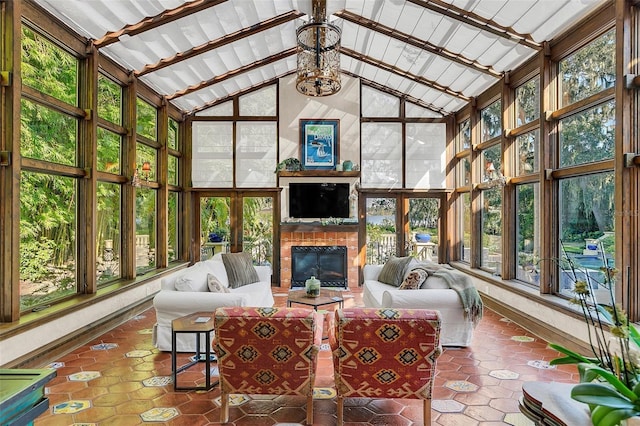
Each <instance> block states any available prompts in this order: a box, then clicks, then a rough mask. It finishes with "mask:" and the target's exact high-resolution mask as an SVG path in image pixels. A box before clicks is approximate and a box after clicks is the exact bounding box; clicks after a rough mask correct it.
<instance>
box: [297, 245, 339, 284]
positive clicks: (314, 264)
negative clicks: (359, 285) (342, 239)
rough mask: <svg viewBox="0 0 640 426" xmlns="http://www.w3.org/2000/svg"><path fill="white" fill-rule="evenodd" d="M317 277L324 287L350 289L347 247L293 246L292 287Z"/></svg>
mask: <svg viewBox="0 0 640 426" xmlns="http://www.w3.org/2000/svg"><path fill="white" fill-rule="evenodd" d="M312 275H313V276H315V277H316V278H318V279H319V280H320V282H321V286H322V287H342V288H348V279H347V247H345V246H291V287H304V285H305V281H306V280H308V279H309V277H311V276H312Z"/></svg>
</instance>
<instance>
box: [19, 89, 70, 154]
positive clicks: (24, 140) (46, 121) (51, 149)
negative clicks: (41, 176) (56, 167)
mask: <svg viewBox="0 0 640 426" xmlns="http://www.w3.org/2000/svg"><path fill="white" fill-rule="evenodd" d="M77 134H78V120H76V119H75V118H73V117H70V116H68V115H64V114H62V113H60V112H57V111H54V110H52V109H49V108H47V107H44V106H42V105H39V104H36V103H33V102H31V101H28V100H26V99H22V100H21V125H20V154H21V155H22V156H23V157H29V158H34V159H36V160H44V161H49V162H51V163H58V164H65V165H67V166H75V165H76V163H77V159H76V144H77V139H78V138H77Z"/></svg>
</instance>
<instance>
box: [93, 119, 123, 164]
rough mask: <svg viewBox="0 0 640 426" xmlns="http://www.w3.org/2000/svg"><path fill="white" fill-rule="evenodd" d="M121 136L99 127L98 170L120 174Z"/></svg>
mask: <svg viewBox="0 0 640 426" xmlns="http://www.w3.org/2000/svg"><path fill="white" fill-rule="evenodd" d="M121 140H122V138H121V136H120V135H118V134H116V133H113V132H110V131H108V130H105V129H102V128H100V127H98V170H99V171H101V172H107V173H113V174H120V172H121V168H120V147H121Z"/></svg>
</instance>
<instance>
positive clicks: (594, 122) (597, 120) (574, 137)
mask: <svg viewBox="0 0 640 426" xmlns="http://www.w3.org/2000/svg"><path fill="white" fill-rule="evenodd" d="M558 68H559V77H560V78H559V90H558V92H559V96H560V98H559V99H558V104H559V105H561V106H562V107H564V111H565V114H564V115H563V117H562V118H561V119H560V120H558V123H557V128H558V133H559V140H558V144H559V161H558V169H559V170H560V171H563V170H568V171H571V172H572V173H570V176H569V177H561V178H560V179H559V181H558V194H559V198H558V211H557V213H556V214H557V217H558V222H559V235H558V241H559V247H558V252H557V253H556V256H557V257H558V258H569V259H571V261H572V263H573V265H574V266H575V267H577V268H578V269H579V270H580V271H579V273H580V274H583V275H584V277H588V278H590V279H593V280H595V281H596V282H597V281H598V280H601V277H600V272H599V268H600V267H601V266H603V265H602V259H604V258H610V259H611V260H613V259H614V258H615V238H614V236H613V235H614V234H613V231H614V225H615V221H614V212H615V202H614V193H615V180H614V173H613V168H612V164H611V163H607V162H606V161H605V160H610V159H613V156H614V152H615V139H614V132H615V110H616V105H615V102H614V100H613V95H614V94H613V92H612V91H611V90H609V89H610V88H611V87H613V85H614V83H615V78H614V75H615V32H614V31H613V30H610V31H608V32H606V33H605V34H603V35H601V36H600V37H598V38H596V39H595V40H593V41H592V42H591V43H589V44H587V45H585V46H584V47H582V48H580V49H579V50H577V51H576V52H573V53H571V54H570V55H568V56H567V57H565V58H563V59H561V60H560V61H559V65H558ZM585 100H589V101H590V103H591V104H592V105H593V106H590V107H589V108H587V109H585V108H584V102H585ZM558 173H559V172H558ZM559 269H560V270H559V272H558V276H559V277H560V278H559V280H558V281H559V282H558V283H557V284H556V285H557V291H558V292H559V293H560V294H563V295H566V296H571V295H572V293H571V290H572V280H570V279H568V275H567V274H568V272H567V270H566V266H565V264H564V263H560V264H559ZM572 273H573V272H571V273H569V274H572ZM596 287H597V285H596Z"/></svg>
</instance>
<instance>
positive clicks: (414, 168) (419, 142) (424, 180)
mask: <svg viewBox="0 0 640 426" xmlns="http://www.w3.org/2000/svg"><path fill="white" fill-rule="evenodd" d="M446 130H447V128H446V125H445V124H444V123H407V124H406V142H405V144H406V148H405V149H406V160H405V169H406V172H405V175H406V183H405V185H406V187H407V188H415V189H418V188H420V189H424V188H426V189H430V188H444V187H445V172H446V158H445V144H446Z"/></svg>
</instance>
